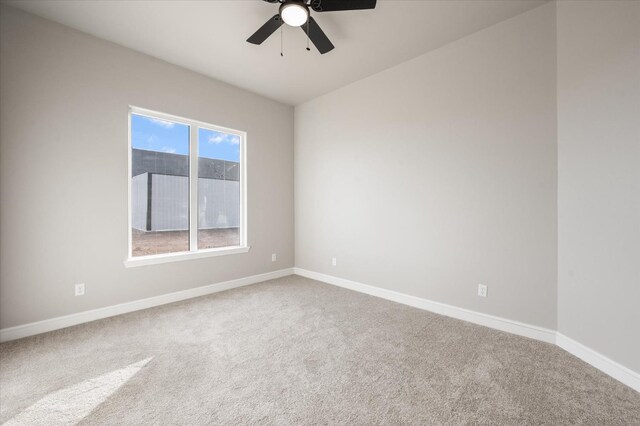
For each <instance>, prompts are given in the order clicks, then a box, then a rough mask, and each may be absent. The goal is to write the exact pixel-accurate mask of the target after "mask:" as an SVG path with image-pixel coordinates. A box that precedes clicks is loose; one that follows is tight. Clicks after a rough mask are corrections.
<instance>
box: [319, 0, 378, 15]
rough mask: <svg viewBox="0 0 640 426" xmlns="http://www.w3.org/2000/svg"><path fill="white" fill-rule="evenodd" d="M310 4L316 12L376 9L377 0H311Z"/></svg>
mask: <svg viewBox="0 0 640 426" xmlns="http://www.w3.org/2000/svg"><path fill="white" fill-rule="evenodd" d="M310 6H311V8H312V9H313V10H315V11H316V12H337V11H340V10H362V9H374V8H375V7H376V0H311V4H310Z"/></svg>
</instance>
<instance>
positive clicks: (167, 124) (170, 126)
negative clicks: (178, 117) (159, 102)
mask: <svg viewBox="0 0 640 426" xmlns="http://www.w3.org/2000/svg"><path fill="white" fill-rule="evenodd" d="M149 121H151V122H152V123H154V124H157V125H158V126H162V127H164V128H165V129H173V127H174V126H175V125H176V124H175V123H172V122H171V121H167V120H161V119H159V118H150V119H149Z"/></svg>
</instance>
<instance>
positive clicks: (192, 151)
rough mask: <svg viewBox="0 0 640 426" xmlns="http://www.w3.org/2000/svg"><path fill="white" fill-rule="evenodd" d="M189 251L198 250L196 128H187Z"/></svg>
mask: <svg viewBox="0 0 640 426" xmlns="http://www.w3.org/2000/svg"><path fill="white" fill-rule="evenodd" d="M189 250H190V251H197V250H198V127H197V126H194V125H193V124H191V125H190V126H189Z"/></svg>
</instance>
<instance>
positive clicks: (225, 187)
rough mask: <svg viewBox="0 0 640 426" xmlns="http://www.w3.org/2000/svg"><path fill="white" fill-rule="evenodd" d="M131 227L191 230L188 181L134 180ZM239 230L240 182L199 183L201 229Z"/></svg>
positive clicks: (143, 177)
mask: <svg viewBox="0 0 640 426" xmlns="http://www.w3.org/2000/svg"><path fill="white" fill-rule="evenodd" d="M131 210H132V211H131V214H132V216H131V219H132V221H131V222H132V226H133V228H135V229H138V230H141V231H183V230H188V229H189V178H188V177H187V176H176V175H167V174H161V173H149V172H145V173H142V174H139V175H137V176H133V177H132V178H131ZM239 226H240V182H239V181H237V180H221V179H211V178H199V179H198V229H217V228H237V227H239Z"/></svg>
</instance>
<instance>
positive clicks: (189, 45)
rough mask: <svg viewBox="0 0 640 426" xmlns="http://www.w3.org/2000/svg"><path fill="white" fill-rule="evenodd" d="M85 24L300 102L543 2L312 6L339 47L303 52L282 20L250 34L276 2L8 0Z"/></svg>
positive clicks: (296, 33) (391, 1) (448, 0)
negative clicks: (252, 39)
mask: <svg viewBox="0 0 640 426" xmlns="http://www.w3.org/2000/svg"><path fill="white" fill-rule="evenodd" d="M5 3H7V4H10V5H12V6H15V7H18V8H20V9H23V10H25V11H28V12H31V13H34V14H36V15H39V16H42V17H44V18H47V19H51V20H53V21H56V22H60V23H62V24H64V25H67V26H69V27H72V28H76V29H78V30H80V31H83V32H86V33H89V34H92V35H95V36H97V37H100V38H103V39H106V40H109V41H112V42H115V43H118V44H120V45H123V46H126V47H129V48H131V49H134V50H137V51H139V52H143V53H146V54H148V55H151V56H154V57H156V58H160V59H163V60H165V61H167V62H170V63H173V64H176V65H179V66H182V67H184V68H188V69H190V70H193V71H196V72H199V73H202V74H204V75H207V76H210V77H212V78H215V79H218V80H221V81H224V82H227V83H230V84H233V85H235V86H238V87H242V88H244V89H247V90H250V91H252V92H256V93H259V94H262V95H264V96H267V97H269V98H272V99H276V100H279V101H281V102H284V103H287V104H291V105H297V104H299V103H302V102H305V101H307V100H310V99H312V98H314V97H317V96H319V95H322V94H324V93H327V92H330V91H332V90H335V89H337V88H339V87H342V86H344V85H346V84H349V83H351V82H354V81H356V80H359V79H361V78H363V77H366V76H368V75H371V74H374V73H376V72H379V71H382V70H384V69H386V68H389V67H391V66H394V65H396V64H398V63H400V62H403V61H406V60H408V59H411V58H414V57H416V56H418V55H420V54H422V53H425V52H428V51H430V50H433V49H435V48H438V47H440V46H442V45H444V44H447V43H449V42H451V41H454V40H457V39H459V38H461V37H464V36H466V35H468V34H471V33H473V32H475V31H478V30H480V29H482V28H486V27H488V26H490V25H493V24H495V23H497V22H500V21H503V20H505V19H508V18H510V17H512V16H515V15H517V14H520V13H522V12H525V11H527V10H530V9H532V8H534V7H537V6H540V5H541V4H544V3H546V1H545V0H486V1H485V0H466V1H460V0H442V1H438V0H426V1H418V0H413V1H401V0H387V1H380V0H379V1H378V6H377V8H376V9H374V10H365V11H349V12H325V13H313V12H312V14H313V16H314V17H315V19H316V20H317V21H318V23H319V24H320V26H321V27H322V28H323V30H324V31H325V33H326V34H327V35H328V36H329V38H330V39H331V41H332V42H333V44H334V45H335V46H336V48H335V49H334V50H333V51H331V52H329V53H327V54H325V55H320V54H319V53H318V51H317V50H315V48H313V46H311V47H312V50H311V52H307V51H306V50H305V47H306V37H305V35H304V33H303V32H302V30H301V29H299V28H292V27H287V26H286V25H285V26H283V28H284V30H283V36H284V57H281V56H280V33H279V32H277V33H275V34H273V35H272V36H271V37H270V38H269V39H268V40H267V41H266V42H264V43H263V44H262V45H261V46H255V45H252V44H249V43H247V42H246V41H245V40H246V39H247V38H248V37H249V36H250V35H251V34H253V32H255V31H256V30H257V29H258V28H259V27H260V26H261V25H262V24H263V23H264V22H266V20H267V19H268V18H270V17H271V16H273V15H274V14H275V13H277V5H275V4H269V3H266V2H263V1H261V0H228V1H224V0H218V1H186V0H180V1H147V0H137V1H113V0H93V1H78V0H57V1H41V0H21V1H7V2H5Z"/></svg>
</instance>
